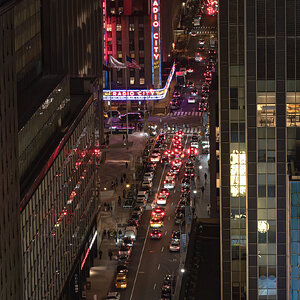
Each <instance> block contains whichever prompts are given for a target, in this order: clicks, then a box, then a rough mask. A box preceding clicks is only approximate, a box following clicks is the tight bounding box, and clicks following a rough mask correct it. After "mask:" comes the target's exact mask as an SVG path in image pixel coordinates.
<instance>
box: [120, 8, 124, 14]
mask: <svg viewBox="0 0 300 300" xmlns="http://www.w3.org/2000/svg"><path fill="white" fill-rule="evenodd" d="M123 12H124V7H119V15H121V14H122V13H123Z"/></svg>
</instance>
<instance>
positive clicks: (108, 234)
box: [107, 230, 110, 240]
mask: <svg viewBox="0 0 300 300" xmlns="http://www.w3.org/2000/svg"><path fill="white" fill-rule="evenodd" d="M107 238H108V239H109V240H110V231H109V230H107Z"/></svg>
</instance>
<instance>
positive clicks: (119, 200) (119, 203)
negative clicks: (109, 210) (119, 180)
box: [118, 196, 121, 206]
mask: <svg viewBox="0 0 300 300" xmlns="http://www.w3.org/2000/svg"><path fill="white" fill-rule="evenodd" d="M118 205H119V206H121V197H120V196H119V198H118Z"/></svg>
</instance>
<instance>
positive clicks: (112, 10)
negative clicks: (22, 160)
mask: <svg viewBox="0 0 300 300" xmlns="http://www.w3.org/2000/svg"><path fill="white" fill-rule="evenodd" d="M110 13H111V14H113V15H115V14H116V9H115V8H114V7H112V8H111V9H110Z"/></svg>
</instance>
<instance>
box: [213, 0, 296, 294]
mask: <svg viewBox="0 0 300 300" xmlns="http://www.w3.org/2000/svg"><path fill="white" fill-rule="evenodd" d="M219 4H220V5H219V24H218V26H219V116H220V122H219V124H220V180H221V181H220V182H221V188H220V199H221V200H220V215H221V295H222V299H251V300H252V299H266V300H271V299H272V300H275V299H278V300H282V299H288V298H290V295H295V296H293V297H295V298H292V299H299V287H298V283H299V280H298V279H299V276H298V275H296V272H299V264H297V263H296V262H295V255H294V256H293V258H292V264H290V261H289V253H290V251H293V252H291V253H293V254H295V253H299V249H298V248H295V247H296V246H298V245H299V239H298V237H296V238H295V235H294V236H293V238H294V241H295V243H294V244H291V239H290V234H289V230H290V229H289V228H292V229H291V230H294V234H297V233H298V231H297V230H298V229H299V225H298V224H299V223H297V224H296V223H295V219H297V221H298V219H299V212H298V211H297V212H296V213H295V209H292V211H291V213H290V208H291V205H290V200H291V199H290V195H292V194H297V193H296V192H295V188H291V190H292V192H290V191H289V186H290V184H289V178H290V177H289V176H288V175H292V174H291V171H290V170H291V168H290V166H291V165H295V166H296V165H297V163H295V164H294V163H293V162H297V159H298V160H299V157H300V153H299V138H300V128H299V126H300V59H299V57H300V38H299V33H300V2H299V1H295V0H279V1H268V0H247V1H237V0H233V1H228V0H222V1H220V3H219ZM291 186H294V185H293V184H291ZM297 203H298V202H297V201H295V202H294V205H295V206H297V205H298V204H297ZM291 215H292V218H291V217H290V216H291ZM291 222H292V223H291ZM291 224H292V226H290V225H291ZM291 245H292V248H291ZM296 280H298V281H297V284H295V283H296ZM290 299H291V298H290Z"/></svg>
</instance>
